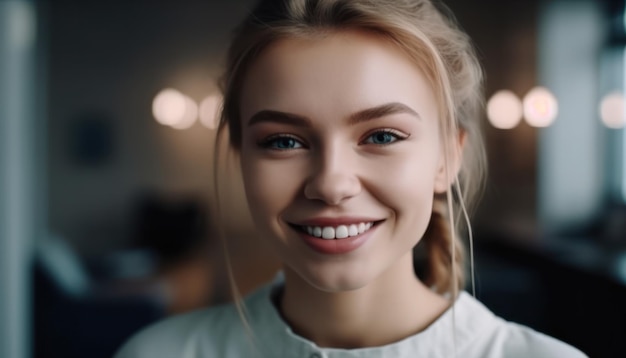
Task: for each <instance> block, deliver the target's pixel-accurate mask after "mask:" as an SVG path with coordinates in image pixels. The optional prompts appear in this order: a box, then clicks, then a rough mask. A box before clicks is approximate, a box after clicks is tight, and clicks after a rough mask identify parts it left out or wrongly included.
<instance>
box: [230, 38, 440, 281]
mask: <svg viewBox="0 0 626 358" xmlns="http://www.w3.org/2000/svg"><path fill="white" fill-rule="evenodd" d="M240 113H241V120H242V126H241V127H242V133H241V134H242V143H241V165H242V172H243V178H244V184H245V190H246V196H247V199H248V203H249V207H250V211H251V213H252V217H253V219H254V221H255V224H256V228H257V230H258V232H257V234H258V235H259V236H262V237H263V238H265V239H266V240H267V241H268V242H269V243H270V244H271V245H272V246H273V248H274V249H275V251H276V252H277V253H278V255H279V257H280V259H281V260H282V261H283V263H284V265H285V270H286V271H287V273H295V275H291V276H292V277H298V278H299V279H302V280H303V281H305V282H306V283H308V284H310V285H311V286H313V287H315V288H317V289H320V290H323V291H328V292H337V291H343V290H351V289H356V288H360V287H364V286H366V285H367V284H368V283H370V282H372V281H373V280H376V279H378V278H380V277H381V275H384V274H388V273H389V272H392V271H393V270H397V269H398V267H400V266H401V267H403V268H402V269H403V270H405V269H411V262H412V248H413V246H415V245H416V244H417V242H418V241H419V239H420V238H421V237H422V235H423V234H424V232H425V230H426V227H427V225H428V222H429V219H430V216H431V211H432V205H433V195H434V193H435V192H444V191H445V190H446V189H447V186H448V185H447V181H446V180H445V171H444V170H443V168H444V161H443V155H442V146H441V140H440V135H439V125H438V113H437V102H436V99H435V96H434V94H433V91H432V89H431V87H430V85H429V84H428V83H427V80H426V79H425V77H424V75H423V74H422V72H421V71H420V70H419V68H418V67H417V66H416V65H415V64H414V63H413V62H412V61H411V60H410V59H409V58H408V57H407V56H406V55H405V54H404V53H403V52H402V51H401V50H400V49H398V48H397V47H395V46H393V45H392V44H390V43H389V42H387V41H385V40H384V39H382V38H381V37H378V36H376V35H373V34H368V33H362V32H337V33H332V34H329V35H327V36H324V37H317V38H307V39H302V38H291V39H284V40H280V41H279V42H276V43H274V44H273V45H272V46H270V47H269V48H267V49H266V50H265V51H264V52H263V53H262V54H261V56H260V57H259V58H258V59H257V60H256V61H255V62H254V63H253V65H252V66H251V68H250V69H249V72H248V73H247V75H246V78H245V81H244V87H243V92H242V96H241V105H240ZM288 277H290V276H289V275H288Z"/></svg>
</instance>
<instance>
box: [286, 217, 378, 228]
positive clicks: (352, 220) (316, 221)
mask: <svg viewBox="0 0 626 358" xmlns="http://www.w3.org/2000/svg"><path fill="white" fill-rule="evenodd" d="M380 220H381V219H376V218H371V217H357V216H341V217H319V218H312V219H307V220H302V221H298V222H294V223H293V224H295V225H302V226H339V225H352V224H360V223H369V222H376V221H380Z"/></svg>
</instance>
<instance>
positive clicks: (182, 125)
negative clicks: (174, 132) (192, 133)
mask: <svg viewBox="0 0 626 358" xmlns="http://www.w3.org/2000/svg"><path fill="white" fill-rule="evenodd" d="M197 119H198V105H197V104H196V102H195V101H194V100H193V99H191V98H189V97H187V96H185V112H184V113H183V116H182V117H181V118H180V120H179V121H178V122H176V123H174V124H172V128H175V129H181V130H182V129H187V128H190V127H191V126H193V124H194V123H196V120H197Z"/></svg>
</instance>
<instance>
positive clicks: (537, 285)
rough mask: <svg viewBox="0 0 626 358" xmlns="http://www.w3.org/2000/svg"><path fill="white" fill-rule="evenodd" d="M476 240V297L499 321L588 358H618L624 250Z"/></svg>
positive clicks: (624, 344)
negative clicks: (548, 338) (552, 339)
mask: <svg viewBox="0 0 626 358" xmlns="http://www.w3.org/2000/svg"><path fill="white" fill-rule="evenodd" d="M479 237H480V239H479V240H477V241H476V245H475V259H476V286H477V290H476V291H477V297H478V298H479V299H480V300H481V301H482V302H483V303H485V304H486V305H487V306H488V307H489V308H490V309H492V310H493V311H494V312H495V313H496V314H498V315H500V316H502V317H503V318H505V319H508V320H512V321H514V322H518V323H521V324H525V325H528V326H530V327H531V328H534V329H536V330H538V331H540V332H543V333H546V334H548V335H551V336H554V337H556V338H558V339H561V340H563V341H565V342H568V343H570V344H572V345H574V346H576V347H577V348H579V349H581V350H582V351H584V352H585V353H586V354H587V355H589V356H590V357H594V358H596V357H597V358H602V357H621V356H623V354H624V352H626V340H624V338H625V337H626V304H625V303H626V247H623V246H607V245H606V243H605V242H604V241H602V240H600V239H599V238H594V237H580V236H579V237H573V236H570V237H554V236H551V237H541V238H528V237H526V238H515V237H514V236H512V235H506V236H504V235H497V234H493V233H492V234H489V235H485V234H484V233H483V234H481V235H479ZM622 238H626V236H623V237H622Z"/></svg>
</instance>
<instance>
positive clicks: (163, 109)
mask: <svg viewBox="0 0 626 358" xmlns="http://www.w3.org/2000/svg"><path fill="white" fill-rule="evenodd" d="M187 106H188V103H187V99H186V98H185V95H183V94H182V93H180V92H179V91H177V90H175V89H171V88H166V89H164V90H162V91H161V92H159V93H158V94H157V95H156V96H155V97H154V100H153V101H152V115H154V118H155V119H156V120H157V122H159V123H161V124H163V125H166V126H173V125H175V124H177V123H179V122H181V121H182V120H183V118H184V117H185V113H186V110H187Z"/></svg>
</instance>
